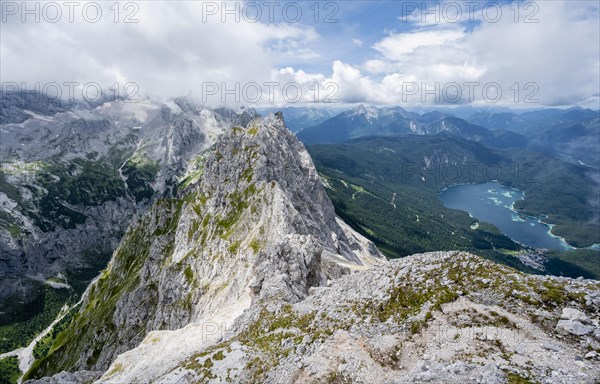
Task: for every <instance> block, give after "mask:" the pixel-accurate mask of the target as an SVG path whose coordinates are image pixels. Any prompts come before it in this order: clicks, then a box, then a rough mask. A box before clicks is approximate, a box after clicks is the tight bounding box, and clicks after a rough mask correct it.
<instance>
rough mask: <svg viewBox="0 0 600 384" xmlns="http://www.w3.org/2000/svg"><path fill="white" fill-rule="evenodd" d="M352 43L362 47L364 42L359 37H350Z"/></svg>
mask: <svg viewBox="0 0 600 384" xmlns="http://www.w3.org/2000/svg"><path fill="white" fill-rule="evenodd" d="M352 44H353V45H354V46H356V47H362V46H363V44H364V43H363V41H362V40H361V39H357V38H354V39H352Z"/></svg>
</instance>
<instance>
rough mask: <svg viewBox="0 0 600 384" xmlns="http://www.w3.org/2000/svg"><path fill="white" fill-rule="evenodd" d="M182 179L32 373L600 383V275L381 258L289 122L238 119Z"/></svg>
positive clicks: (123, 379) (79, 378)
mask: <svg viewBox="0 0 600 384" xmlns="http://www.w3.org/2000/svg"><path fill="white" fill-rule="evenodd" d="M188 176H189V177H190V178H189V183H188V184H187V185H186V186H185V187H184V188H182V189H181V190H179V191H178V194H177V195H176V196H174V197H172V198H165V199H160V200H158V201H157V202H156V203H155V204H154V206H153V207H152V208H151V209H150V211H149V212H148V214H146V215H144V216H143V217H142V218H141V219H140V220H139V222H137V223H136V224H134V225H132V226H131V227H130V229H129V231H128V233H127V234H126V236H125V238H124V240H123V242H122V243H121V245H120V246H119V248H118V249H117V251H116V252H115V254H114V256H113V259H112V261H111V263H110V265H109V267H108V268H107V269H106V270H105V271H104V272H103V273H102V275H101V276H100V278H99V279H98V281H97V282H96V283H95V284H94V285H92V286H91V287H90V289H89V296H88V298H87V299H86V300H85V301H84V303H83V305H82V309H81V310H80V312H79V315H78V316H77V317H76V319H75V320H74V322H73V324H71V326H70V327H69V328H68V329H67V331H65V332H64V333H63V334H61V335H60V336H59V337H58V338H57V341H56V342H55V344H54V345H53V347H52V350H51V353H50V355H49V356H48V357H47V358H46V359H44V360H41V361H39V362H38V363H37V364H36V365H35V366H34V369H32V371H30V373H29V374H28V377H30V378H35V377H40V376H42V375H52V374H54V376H50V377H46V378H43V379H41V380H39V381H38V382H39V383H58V382H68V381H69V380H70V381H72V382H77V383H79V382H88V381H90V380H96V382H99V383H132V382H136V383H137V382H140V383H175V382H176V383H203V382H205V383H225V382H269V383H271V382H272V383H294V382H295V383H355V382H362V383H378V384H380V383H414V382H434V383H435V382H437V383H440V382H445V383H470V382H472V383H508V382H527V381H526V380H529V381H530V382H541V383H573V382H578V383H594V382H596V378H597V377H599V376H600V368H599V364H598V352H599V351H600V323H599V321H600V318H599V316H600V284H599V283H598V282H597V281H591V280H582V279H577V280H573V279H568V278H557V277H548V276H532V275H526V274H523V273H520V272H517V271H515V270H512V269H510V268H507V267H504V266H500V265H497V264H494V263H492V262H490V261H487V260H484V259H482V258H480V257H477V256H474V255H471V254H468V253H462V252H438V253H428V254H421V255H413V256H410V257H407V258H404V259H400V260H394V261H389V262H385V261H384V259H383V258H382V257H381V256H380V255H379V254H378V252H377V251H376V249H375V248H374V247H373V245H372V243H370V242H369V241H368V240H366V239H364V238H363V237H362V236H360V235H358V234H356V233H355V232H354V231H352V230H351V229H350V228H349V227H348V226H346V225H345V224H344V223H343V222H342V221H341V220H339V219H337V218H336V217H335V212H334V211H333V207H332V205H331V202H330V201H329V199H328V198H327V196H326V194H325V192H324V190H323V186H322V185H321V181H320V178H319V176H318V174H317V172H316V170H315V169H314V166H313V164H312V161H311V159H310V157H309V156H308V154H307V153H306V151H305V149H304V147H303V146H302V144H300V143H299V142H298V141H297V140H296V139H295V137H294V136H293V135H292V134H291V133H290V132H289V131H287V130H286V129H285V126H284V124H283V121H282V118H281V116H274V115H271V116H269V117H267V118H265V119H254V120H251V121H250V122H249V123H247V124H245V125H240V126H236V127H234V128H233V129H231V130H230V131H228V132H227V133H225V134H224V135H223V136H222V137H221V138H219V139H218V140H217V141H216V143H215V144H214V145H213V146H212V147H211V148H210V149H208V150H207V151H205V152H204V153H202V155H201V157H200V158H199V162H198V166H197V167H196V168H195V171H194V172H192V173H190V174H189V175H188ZM352 270H355V272H354V273H350V272H351V271H352ZM61 371H71V373H69V372H61Z"/></svg>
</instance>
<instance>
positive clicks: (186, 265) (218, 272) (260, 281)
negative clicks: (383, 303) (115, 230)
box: [32, 115, 385, 377]
mask: <svg viewBox="0 0 600 384" xmlns="http://www.w3.org/2000/svg"><path fill="white" fill-rule="evenodd" d="M198 162H199V166H198V169H197V171H196V172H198V174H196V175H193V174H192V175H189V177H190V179H189V180H190V181H189V183H188V184H187V185H186V186H185V187H183V188H182V189H181V190H180V191H179V192H178V195H177V196H176V197H174V198H165V199H160V200H158V201H157V202H156V203H155V204H154V206H153V207H152V208H151V209H150V211H149V212H148V213H147V214H146V215H144V216H143V217H142V218H141V219H140V220H139V222H137V223H135V224H133V225H132V226H131V227H130V229H129V231H128V233H127V234H126V235H125V237H124V240H123V241H122V243H121V245H120V246H119V248H118V249H117V250H116V252H115V255H114V256H113V259H112V261H111V263H110V264H109V266H108V268H107V269H106V270H105V271H104V272H103V273H102V275H101V276H100V278H99V279H98V281H97V282H96V283H95V284H94V285H92V286H91V288H90V291H89V296H88V298H87V299H86V300H85V301H84V302H83V304H82V309H81V311H80V314H79V316H78V317H77V319H76V320H75V321H74V323H73V324H72V325H71V327H70V328H69V330H67V332H66V333H65V335H64V337H59V338H58V341H57V344H55V345H54V346H53V353H52V354H51V355H50V356H49V357H48V358H46V359H45V360H42V361H41V362H39V363H38V365H37V368H35V369H34V373H32V376H34V377H35V376H36V375H39V374H41V373H43V374H47V373H56V372H58V371H59V370H81V369H85V370H93V371H104V370H106V369H107V368H108V367H109V365H110V364H111V362H112V361H113V360H114V359H115V358H117V356H118V355H119V354H121V353H123V352H126V351H129V350H131V349H132V348H134V347H136V346H138V345H139V344H140V343H141V342H142V340H144V337H147V335H148V334H149V333H150V334H152V333H151V331H155V330H172V331H173V332H175V333H178V332H179V333H181V332H183V331H185V330H192V331H194V330H197V329H200V330H201V327H198V326H197V325H198V324H204V323H206V322H207V321H210V322H216V321H217V320H218V322H219V323H223V324H229V325H232V324H233V321H234V320H235V319H236V318H237V317H238V316H239V315H241V314H242V313H243V311H244V310H246V309H248V308H250V307H256V306H257V305H258V304H257V303H262V302H268V301H272V300H282V301H284V302H288V303H295V302H299V301H301V300H303V299H304V298H305V297H306V296H307V295H308V292H309V289H310V288H311V287H315V286H325V285H326V284H327V282H328V280H332V279H334V278H338V277H340V276H342V275H344V274H347V273H349V272H350V271H351V270H352V269H364V268H367V267H369V266H371V265H375V264H379V263H382V262H384V261H385V258H383V256H381V255H380V254H379V252H378V251H377V249H376V248H375V247H374V245H373V244H372V243H370V242H369V241H368V240H366V239H365V238H363V237H362V236H360V235H359V234H357V233H355V232H354V231H353V230H352V229H351V228H350V227H348V226H346V225H345V224H344V223H343V222H341V220H339V219H337V218H336V216H335V212H334V209H333V205H332V204H331V201H330V200H329V198H328V197H327V195H326V193H325V191H324V188H323V186H322V184H321V180H320V178H319V175H318V173H317V171H316V169H315V168H314V165H313V163H312V160H311V159H310V156H309V155H308V153H307V152H306V150H305V149H304V146H303V145H302V144H301V143H300V142H299V141H298V140H297V139H296V138H295V136H294V135H293V134H292V133H291V132H290V131H288V130H287V129H286V128H285V125H284V122H283V119H282V117H281V115H271V116H269V117H266V118H264V119H262V118H257V119H253V120H251V121H250V122H249V123H248V124H247V125H246V126H244V127H242V126H236V127H234V128H232V129H231V130H229V131H227V132H226V133H225V134H223V135H222V136H221V137H220V138H219V139H218V140H217V141H216V143H215V145H213V146H212V147H211V148H210V149H209V150H207V151H206V152H204V153H203V154H202V155H201V156H200V157H199V159H198ZM176 330H177V331H176ZM192 333H193V332H192ZM188 336H189V334H188ZM190 337H191V336H190ZM174 339H176V337H175V336H174ZM181 340H189V338H188V337H187V336H186V337H184V338H183V339H181ZM207 343H208V342H207ZM207 343H202V342H198V343H190V344H189V345H188V346H187V347H182V346H181V344H179V346H178V348H175V349H172V352H173V353H172V354H171V361H170V364H171V367H174V366H175V365H174V364H177V363H178V362H180V361H181V360H183V359H185V358H188V357H189V356H191V354H193V353H195V352H197V351H199V350H200V349H201V348H203V347H205V345H204V344H207ZM208 344H210V343H208ZM139 348H141V349H142V350H143V349H144V345H142V346H140V347H139ZM165 348H166V349H165V350H170V349H168V348H167V347H165ZM127 353H130V352H127ZM127 353H126V354H125V355H127ZM186 353H187V355H186ZM178 358H179V359H180V360H178ZM143 367H144V370H153V369H159V368H160V369H163V370H164V369H167V368H168V367H169V365H168V364H167V362H164V361H163V362H161V365H160V366H159V367H158V366H157V364H156V362H154V361H153V360H152V359H150V358H148V359H146V363H144V364H143ZM159 373H161V372H159Z"/></svg>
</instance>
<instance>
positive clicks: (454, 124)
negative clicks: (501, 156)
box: [284, 105, 600, 169]
mask: <svg viewBox="0 0 600 384" xmlns="http://www.w3.org/2000/svg"><path fill="white" fill-rule="evenodd" d="M329 112H331V111H329ZM304 113H305V114H308V111H305V112H304ZM311 113H313V114H314V113H315V112H314V111H313V112H311ZM285 116H286V115H285V112H284V117H285ZM296 116H298V114H296ZM286 118H287V117H286ZM407 135H444V136H453V137H458V138H461V139H467V140H472V141H477V142H480V143H482V144H484V145H486V146H488V147H493V148H502V149H509V148H521V149H525V148H527V149H532V150H536V151H539V152H544V153H548V154H552V155H555V156H557V157H560V158H562V159H563V160H566V161H569V162H572V163H578V164H585V165H588V166H590V167H593V168H596V169H600V119H599V112H598V111H593V110H591V109H581V108H571V109H567V110H560V109H546V110H540V111H533V112H525V113H521V114H517V113H513V112H500V113H494V112H476V113H472V114H470V115H468V116H466V117H464V118H460V117H456V116H453V115H452V114H450V113H448V112H445V111H444V112H442V111H431V112H427V113H422V114H419V113H415V112H409V111H407V110H405V109H403V108H401V107H398V106H396V107H381V108H379V107H372V106H364V105H360V106H358V107H356V108H353V109H349V110H346V111H343V112H341V113H339V114H337V115H335V116H333V117H331V118H329V119H326V120H324V121H322V122H320V123H318V124H315V125H313V126H310V127H306V128H304V129H302V130H300V131H299V132H298V133H297V136H298V138H299V139H300V140H301V141H303V142H304V143H305V144H338V143H343V142H345V141H348V140H351V139H355V138H358V137H366V136H407Z"/></svg>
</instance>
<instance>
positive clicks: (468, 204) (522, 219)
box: [440, 182, 573, 250]
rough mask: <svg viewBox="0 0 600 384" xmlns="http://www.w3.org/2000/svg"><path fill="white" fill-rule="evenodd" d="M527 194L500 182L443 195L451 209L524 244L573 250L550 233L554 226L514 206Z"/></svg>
mask: <svg viewBox="0 0 600 384" xmlns="http://www.w3.org/2000/svg"><path fill="white" fill-rule="evenodd" d="M523 196H524V194H523V192H522V191H519V190H517V189H513V188H508V187H504V186H502V185H500V184H498V183H494V182H489V183H483V184H465V185H456V186H452V187H448V188H446V189H445V190H443V191H442V192H441V193H440V198H441V199H442V201H443V202H444V205H445V206H446V207H447V208H452V209H460V210H462V211H465V212H467V213H469V215H471V216H472V217H474V218H476V219H477V220H479V221H485V222H487V223H491V224H494V225H495V226H496V227H498V229H500V231H502V233H503V234H505V235H506V236H508V237H510V238H511V239H513V240H514V241H517V242H519V243H521V244H524V245H527V246H530V247H535V248H547V249H559V250H566V249H573V248H572V247H570V246H569V245H568V244H567V243H566V242H565V241H564V240H563V239H562V238H559V237H556V236H554V235H552V234H551V233H550V229H551V227H550V226H549V225H547V224H543V223H541V222H540V219H539V218H535V217H526V216H522V215H519V214H518V213H517V212H515V211H514V210H513V204H514V202H515V201H517V200H522V199H523Z"/></svg>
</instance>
